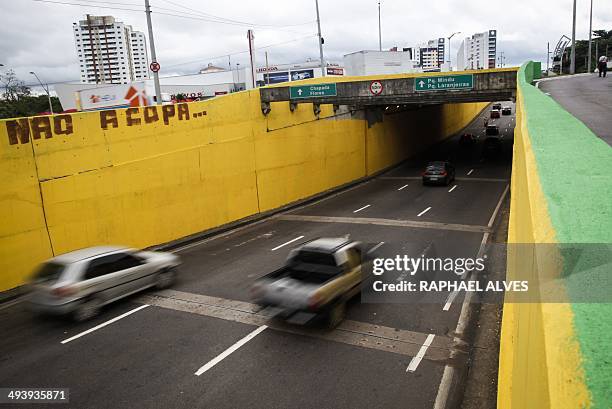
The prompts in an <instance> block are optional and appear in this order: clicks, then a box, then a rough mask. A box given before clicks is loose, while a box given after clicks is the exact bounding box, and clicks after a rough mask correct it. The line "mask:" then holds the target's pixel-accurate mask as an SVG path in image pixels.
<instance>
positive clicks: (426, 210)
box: [417, 206, 431, 217]
mask: <svg viewBox="0 0 612 409" xmlns="http://www.w3.org/2000/svg"><path fill="white" fill-rule="evenodd" d="M430 209H431V206H429V207H428V208H427V209H425V210H423V211H422V212H421V213H419V214H417V217H421V216H423V215H424V214H425V213H427V212H428V211H429V210H430Z"/></svg>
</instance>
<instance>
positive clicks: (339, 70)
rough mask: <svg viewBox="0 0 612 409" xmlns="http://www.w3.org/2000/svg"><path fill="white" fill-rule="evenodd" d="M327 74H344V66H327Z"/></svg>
mask: <svg viewBox="0 0 612 409" xmlns="http://www.w3.org/2000/svg"><path fill="white" fill-rule="evenodd" d="M327 75H344V68H340V67H327Z"/></svg>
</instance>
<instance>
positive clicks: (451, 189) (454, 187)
mask: <svg viewBox="0 0 612 409" xmlns="http://www.w3.org/2000/svg"><path fill="white" fill-rule="evenodd" d="M456 188H457V185H455V186H453V187H451V188H450V190H449V191H448V193H450V192H452V191H453V190H455V189H456Z"/></svg>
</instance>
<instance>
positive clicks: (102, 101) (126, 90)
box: [75, 82, 149, 111]
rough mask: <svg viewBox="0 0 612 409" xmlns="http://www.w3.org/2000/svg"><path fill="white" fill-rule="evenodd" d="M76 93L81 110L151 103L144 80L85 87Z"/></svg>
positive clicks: (78, 107)
mask: <svg viewBox="0 0 612 409" xmlns="http://www.w3.org/2000/svg"><path fill="white" fill-rule="evenodd" d="M75 94H76V100H77V109H78V110H80V111H90V110H96V109H108V108H126V107H137V106H146V105H149V98H148V97H147V94H146V92H145V84H144V82H133V83H131V84H116V85H110V86H108V87H99V88H90V89H84V90H81V91H77V92H76V93H75Z"/></svg>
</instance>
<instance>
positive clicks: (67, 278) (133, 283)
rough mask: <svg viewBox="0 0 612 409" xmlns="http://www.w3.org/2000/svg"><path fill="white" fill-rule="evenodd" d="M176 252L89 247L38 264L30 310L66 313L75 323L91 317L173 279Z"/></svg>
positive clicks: (29, 297) (32, 284)
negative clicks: (140, 292)
mask: <svg viewBox="0 0 612 409" xmlns="http://www.w3.org/2000/svg"><path fill="white" fill-rule="evenodd" d="M179 264H180V259H179V257H178V256H176V255H174V254H171V253H164V252H156V251H139V250H134V249H129V248H125V247H111V246H100V247H89V248H85V249H81V250H76V251H73V252H70V253H66V254H62V255H60V256H57V257H55V258H52V259H50V260H48V261H46V262H44V263H43V264H42V265H41V266H40V267H39V268H38V270H37V271H36V272H35V274H34V277H33V279H32V283H31V293H30V294H29V296H28V304H29V306H30V307H31V309H32V310H34V311H37V312H41V313H50V314H60V315H66V314H72V315H73V318H74V319H75V320H77V321H84V320H87V319H89V318H91V317H93V316H95V315H96V314H97V313H98V311H99V309H100V308H101V307H102V306H104V305H106V304H109V303H111V302H113V301H116V300H118V299H120V298H123V297H126V296H128V295H130V294H134V293H136V292H138V291H142V290H144V289H145V288H149V287H153V286H157V287H158V288H166V287H169V286H170V285H172V283H174V281H175V280H176V274H177V271H176V267H177V266H178V265H179Z"/></svg>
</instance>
